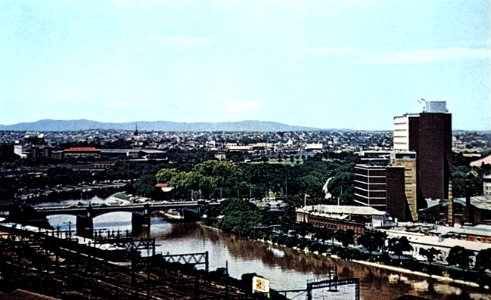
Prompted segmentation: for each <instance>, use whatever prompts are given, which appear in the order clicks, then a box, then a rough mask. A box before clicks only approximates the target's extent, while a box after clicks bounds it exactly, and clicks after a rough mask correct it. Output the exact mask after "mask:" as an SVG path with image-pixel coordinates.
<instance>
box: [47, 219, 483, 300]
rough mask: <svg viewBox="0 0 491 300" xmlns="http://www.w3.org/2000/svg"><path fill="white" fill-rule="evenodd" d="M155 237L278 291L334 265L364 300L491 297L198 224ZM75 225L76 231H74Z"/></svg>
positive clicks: (108, 222)
mask: <svg viewBox="0 0 491 300" xmlns="http://www.w3.org/2000/svg"><path fill="white" fill-rule="evenodd" d="M48 221H49V223H50V224H51V225H52V226H53V227H56V226H60V228H61V229H67V228H68V227H69V226H73V224H74V223H75V221H76V220H75V217H74V216H69V215H55V216H50V217H48ZM151 222H152V224H151V232H150V234H151V236H152V237H155V238H156V243H157V249H156V250H157V253H159V252H160V253H163V254H166V253H170V254H182V253H191V252H204V251H208V252H209V260H210V270H215V269H216V268H220V267H225V266H226V264H227V263H228V269H229V273H230V275H231V276H232V277H235V278H240V277H241V275H242V274H244V273H257V274H259V275H262V276H264V277H265V278H267V279H269V280H270V281H271V288H273V289H276V290H291V289H305V288H306V281H307V280H308V279H314V278H323V277H325V276H326V275H327V272H328V269H329V268H330V267H335V268H336V269H337V274H338V276H339V278H349V277H355V278H359V279H360V290H361V298H362V299H377V300H381V299H395V298H397V297H400V296H402V295H406V294H410V295H415V296H419V297H423V298H427V299H447V298H448V297H450V296H452V295H462V293H466V294H468V295H469V296H470V298H471V299H491V296H490V295H486V294H483V293H480V292H478V291H477V290H475V289H474V288H472V287H469V286H465V285H457V284H453V283H452V284H450V283H442V282H438V281H436V280H434V279H431V278H424V277H420V276H416V275H412V274H403V273H397V272H394V271H389V270H385V269H380V268H374V267H370V266H366V265H362V264H358V263H354V262H350V261H345V260H340V259H331V258H328V257H324V256H320V255H314V254H306V253H304V252H301V251H297V250H293V249H287V248H284V247H273V246H271V245H268V244H265V243H262V242H257V241H251V240H248V239H245V238H240V237H236V236H231V235H228V234H224V233H221V232H219V231H217V230H214V229H210V228H207V227H204V226H201V225H199V224H195V223H178V224H176V223H175V224H170V223H167V222H166V221H165V220H162V219H160V218H159V217H152V220H151ZM73 228H74V227H72V229H73ZM94 228H95V229H103V228H105V229H108V230H118V229H119V230H130V229H131V213H127V212H115V213H108V214H105V215H102V216H98V217H96V218H94ZM353 293H354V287H353V286H344V287H339V290H338V292H329V291H327V290H325V289H324V290H315V291H314V293H313V295H314V299H327V298H328V299H352V298H353ZM287 296H288V297H289V298H290V299H304V298H305V293H288V294H287Z"/></svg>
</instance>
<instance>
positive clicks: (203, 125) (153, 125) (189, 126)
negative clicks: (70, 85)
mask: <svg viewBox="0 0 491 300" xmlns="http://www.w3.org/2000/svg"><path fill="white" fill-rule="evenodd" d="M135 124H138V129H139V130H143V131H151V130H155V131H313V130H320V129H319V128H311V127H303V126H291V125H286V124H282V123H277V122H265V121H240V122H218V123H211V122H194V123H185V122H169V121H135V122H125V123H107V122H97V121H91V120H84V119H82V120H49V119H46V120H39V121H36V122H26V123H18V124H13V125H0V130H14V131H78V130H88V129H105V130H108V129H114V130H133V129H134V128H135Z"/></svg>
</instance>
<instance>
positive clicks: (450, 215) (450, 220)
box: [447, 178, 454, 226]
mask: <svg viewBox="0 0 491 300" xmlns="http://www.w3.org/2000/svg"><path fill="white" fill-rule="evenodd" d="M447 209H448V211H447V220H448V225H449V226H453V225H454V216H453V192H452V178H450V179H449V180H448V208H447Z"/></svg>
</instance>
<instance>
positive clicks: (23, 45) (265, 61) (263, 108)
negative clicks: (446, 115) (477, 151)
mask: <svg viewBox="0 0 491 300" xmlns="http://www.w3.org/2000/svg"><path fill="white" fill-rule="evenodd" d="M469 3H471V4H469ZM490 6H491V5H490V2H489V1H478V0H475V1H471V2H469V1H431V2H430V1H428V2H417V1H398V2H392V1H370V2H365V1H358V0H351V1H307V2H300V1H232V2H231V1H185V2H182V1H146V2H143V3H140V2H137V1H129V0H128V1H116V0H114V1H91V2H72V1H56V2H41V3H38V2H32V1H0V43H1V44H2V45H3V47H1V48H0V91H1V93H0V118H1V121H0V124H2V125H10V124H16V123H21V122H33V121H37V120H41V119H60V120H69V119H90V120H95V121H102V122H134V121H159V120H165V121H173V122H235V121H243V120H259V121H272V122H280V123H284V124H288V125H295V126H306V127H315V128H350V129H355V130H360V129H369V130H391V129H392V123H393V116H396V115H401V114H404V113H415V112H421V111H422V108H423V106H422V105H421V104H419V103H418V101H417V100H418V99H420V98H425V99H426V100H428V101H440V100H443V101H447V106H448V110H449V112H451V113H452V115H453V126H452V127H453V128H454V129H464V130H490V129H491V120H490V117H489V116H490V115H491V101H490V100H491V98H490V94H489V90H490V82H491V81H490V79H491V78H490V72H489V70H490V46H491V42H490V39H489V36H490V26H489V24H490V20H491V13H490V11H491V7H490Z"/></svg>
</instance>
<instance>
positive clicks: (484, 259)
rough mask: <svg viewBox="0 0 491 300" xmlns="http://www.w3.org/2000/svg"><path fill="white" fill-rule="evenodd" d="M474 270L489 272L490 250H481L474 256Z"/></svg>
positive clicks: (490, 265)
mask: <svg viewBox="0 0 491 300" xmlns="http://www.w3.org/2000/svg"><path fill="white" fill-rule="evenodd" d="M476 269H478V270H482V271H486V270H491V248H488V249H482V250H481V251H479V253H477V256H476Z"/></svg>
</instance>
